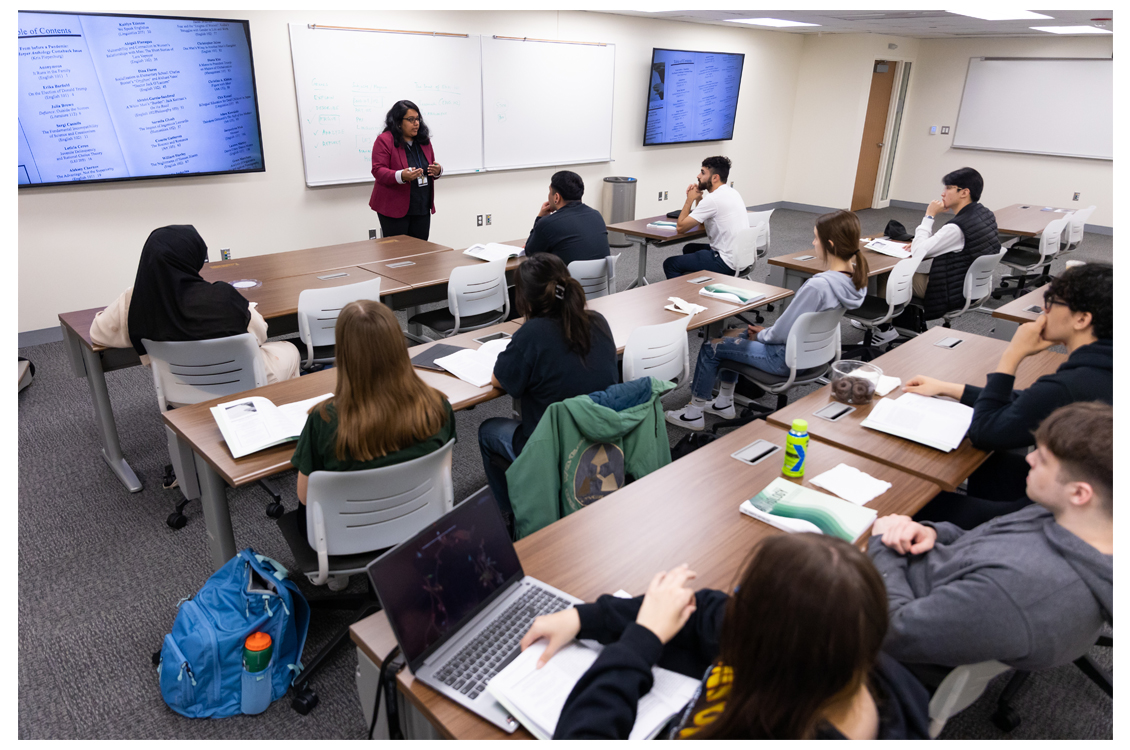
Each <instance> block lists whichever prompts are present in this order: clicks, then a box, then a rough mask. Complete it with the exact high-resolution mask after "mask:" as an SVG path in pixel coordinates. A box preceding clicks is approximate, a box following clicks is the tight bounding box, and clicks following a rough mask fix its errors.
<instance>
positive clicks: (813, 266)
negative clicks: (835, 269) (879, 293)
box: [769, 239, 902, 278]
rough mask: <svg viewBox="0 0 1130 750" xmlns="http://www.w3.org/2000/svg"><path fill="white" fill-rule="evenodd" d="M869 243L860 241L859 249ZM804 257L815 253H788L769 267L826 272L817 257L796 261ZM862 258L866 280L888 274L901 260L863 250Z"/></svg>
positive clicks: (811, 272)
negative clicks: (865, 263) (863, 259)
mask: <svg viewBox="0 0 1130 750" xmlns="http://www.w3.org/2000/svg"><path fill="white" fill-rule="evenodd" d="M870 241H871V240H870V239H867V240H860V242H859V244H860V247H861V248H862V246H863V245H864V244H866V243H867V242H870ZM805 255H815V253H813V251H812V249H811V248H809V249H808V250H801V251H800V252H796V253H789V254H788V255H778V256H777V257H775V258H770V259H769V265H771V266H781V267H783V268H787V269H789V270H790V271H800V272H801V273H807V274H818V273H820V272H821V271H826V270H828V267H827V266H826V265H825V264H824V261H823V260H821V259H820V257H819V256H817V257H815V258H812V259H811V260H797V258H798V257H803V256H805ZM863 257H864V258H866V259H867V277H868V278H871V277H872V276H878V275H879V274H881V273H890V271H891V269H892V268H894V267H895V265H896V264H897V263H898V262H899V261H900V260H902V258H895V257H894V256H891V255H884V254H883V253H877V252H875V251H874V250H866V249H864V250H863Z"/></svg>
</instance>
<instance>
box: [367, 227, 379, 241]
mask: <svg viewBox="0 0 1130 750" xmlns="http://www.w3.org/2000/svg"><path fill="white" fill-rule="evenodd" d="M376 238H377V230H376V229H370V230H369V239H371V240H375V239H376Z"/></svg>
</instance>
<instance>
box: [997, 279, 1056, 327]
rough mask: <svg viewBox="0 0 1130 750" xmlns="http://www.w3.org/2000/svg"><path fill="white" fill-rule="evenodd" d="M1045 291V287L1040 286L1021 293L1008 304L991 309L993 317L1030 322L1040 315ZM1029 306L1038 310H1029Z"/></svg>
mask: <svg viewBox="0 0 1130 750" xmlns="http://www.w3.org/2000/svg"><path fill="white" fill-rule="evenodd" d="M1046 291H1047V289H1046V288H1044V287H1042V286H1041V287H1036V288H1035V289H1033V290H1032V291H1030V292H1028V293H1027V294H1023V295H1021V296H1019V297H1017V298H1016V299H1014V300H1012V301H1011V302H1009V303H1008V304H1006V305H1001V306H1000V307H998V308H997V309H996V310H993V317H994V318H1002V319H1004V320H1010V321H1012V322H1013V323H1031V322H1032V321H1033V320H1035V319H1036V318H1038V317H1040V313H1042V312H1043V311H1044V292H1046ZM1030 307H1038V308H1040V310H1039V312H1035V311H1033V310H1029V309H1028V308H1030Z"/></svg>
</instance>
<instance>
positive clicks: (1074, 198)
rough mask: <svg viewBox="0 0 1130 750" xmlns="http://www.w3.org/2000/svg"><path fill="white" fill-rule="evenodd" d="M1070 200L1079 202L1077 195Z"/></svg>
mask: <svg viewBox="0 0 1130 750" xmlns="http://www.w3.org/2000/svg"><path fill="white" fill-rule="evenodd" d="M1071 200H1073V201H1077V200H1079V193H1076V194H1075V196H1074V197H1073V198H1072V199H1071Z"/></svg>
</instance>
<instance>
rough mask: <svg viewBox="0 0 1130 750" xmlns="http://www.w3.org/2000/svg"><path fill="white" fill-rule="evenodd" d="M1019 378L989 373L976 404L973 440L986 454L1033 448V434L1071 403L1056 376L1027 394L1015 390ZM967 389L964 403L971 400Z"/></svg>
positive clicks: (1040, 380) (1034, 387)
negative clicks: (992, 451)
mask: <svg viewBox="0 0 1130 750" xmlns="http://www.w3.org/2000/svg"><path fill="white" fill-rule="evenodd" d="M1015 382H1016V378H1015V377H1014V376H1012V375H1005V374H1004V373H1001V372H993V373H989V376H988V378H987V380H986V382H985V387H984V388H981V389H980V390H979V392H978V393H977V395H976V400H975V401H974V403H973V421H972V423H971V424H970V425H969V440H970V442H972V443H973V445H974V447H977V448H980V449H982V450H1008V449H1010V448H1026V447H1028V446H1030V445H1032V444H1033V440H1034V438H1033V437H1032V431H1033V430H1035V429H1036V428H1037V427H1039V426H1040V422H1042V421H1043V420H1044V417H1046V416H1048V415H1049V414H1051V413H1052V412H1053V411H1055V410H1056V408H1058V407H1060V406H1063V405H1064V404H1067V403H1070V402H1071V394H1070V393H1069V392H1068V391H1067V389H1066V388H1065V387H1064V385H1063V384H1062V383H1060V382H1058V380H1057V379H1056V377H1055V375H1048V376H1045V377H1042V378H1040V379H1039V380H1037V381H1036V382H1035V383H1033V384H1032V385H1031V387H1029V388H1028V389H1026V390H1023V391H1014V390H1013V389H1012V386H1013V384H1014V383H1015ZM970 390H971V389H970V386H966V387H965V393H964V394H963V395H962V402H963V403H966V399H967V398H968V397H969V391H970Z"/></svg>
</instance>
